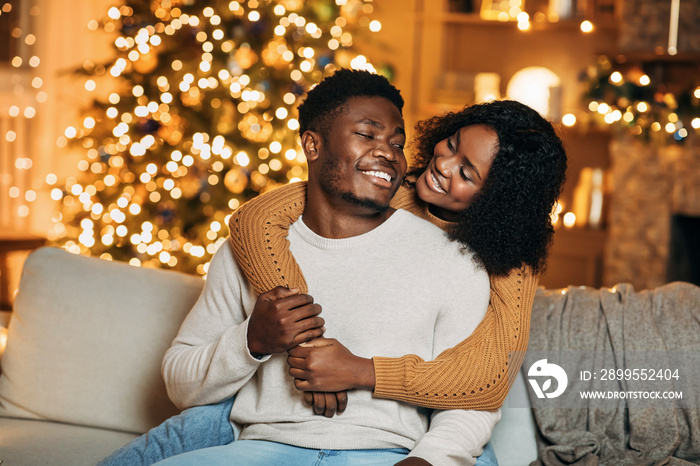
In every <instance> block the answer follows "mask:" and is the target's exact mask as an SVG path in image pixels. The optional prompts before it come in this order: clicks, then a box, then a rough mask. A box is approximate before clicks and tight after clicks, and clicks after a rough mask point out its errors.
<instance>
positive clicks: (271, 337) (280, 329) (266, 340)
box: [248, 286, 325, 357]
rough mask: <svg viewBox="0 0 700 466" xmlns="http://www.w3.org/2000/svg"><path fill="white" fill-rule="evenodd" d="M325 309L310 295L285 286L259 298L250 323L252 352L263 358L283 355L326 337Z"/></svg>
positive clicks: (249, 346)
mask: <svg viewBox="0 0 700 466" xmlns="http://www.w3.org/2000/svg"><path fill="white" fill-rule="evenodd" d="M320 313H321V306H319V305H318V304H316V303H314V298H312V297H311V296H309V295H308V294H299V290H296V289H293V290H289V289H287V288H284V287H282V286H278V287H277V288H275V289H273V290H270V291H268V292H266V293H263V294H261V295H260V296H258V300H257V302H256V303H255V307H254V308H253V313H252V314H251V316H250V322H249V323H248V349H249V350H250V353H251V354H252V355H253V356H255V357H259V356H262V355H265V354H272V353H283V352H285V351H287V350H288V349H290V348H294V347H295V346H297V345H298V344H300V343H304V342H306V341H309V340H313V339H314V338H318V337H320V336H322V335H323V332H324V331H325V328H324V327H323V324H324V321H323V318H322V317H319V314H320Z"/></svg>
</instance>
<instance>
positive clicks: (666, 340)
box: [523, 282, 700, 466]
mask: <svg viewBox="0 0 700 466" xmlns="http://www.w3.org/2000/svg"><path fill="white" fill-rule="evenodd" d="M552 364H556V365H558V366H560V367H561V368H563V369H564V371H565V372H566V376H564V377H560V378H557V379H556V380H548V379H552V377H546V375H547V374H549V375H553V374H554V375H556V374H557V373H558V372H556V369H551V368H553V367H555V366H552ZM545 366H546V368H545V369H543V367H545ZM550 369H551V370H550ZM552 371H554V372H552ZM523 372H524V374H523V375H525V377H526V379H528V382H529V385H530V386H531V387H530V389H529V390H528V392H529V394H530V400H531V403H532V406H533V409H534V416H535V420H536V423H537V429H538V439H537V440H538V448H539V459H538V460H537V461H535V462H533V463H532V464H531V466H540V465H544V466H560V465H577V466H589V465H590V466H593V465H610V466H627V465H630V466H632V465H633V466H642V465H671V466H675V465H678V466H681V465H690V464H700V287H697V286H695V285H691V284H688V283H680V282H677V283H671V284H668V285H665V286H662V287H659V288H656V289H653V290H645V291H635V290H634V289H633V288H632V286H631V285H626V284H623V285H618V286H616V287H615V288H612V289H607V288H605V289H600V290H597V289H592V288H585V287H569V288H568V289H565V290H543V289H540V290H538V292H537V295H536V297H535V304H534V308H533V311H532V325H531V331H530V341H529V346H528V351H527V353H526V355H525V360H524V363H523ZM543 375H544V376H543ZM555 378H556V377H555ZM562 378H565V379H567V380H565V381H562V380H560V379H562ZM642 379H644V380H642ZM535 385H536V387H535ZM564 386H566V388H565V389H564V390H563V392H562V390H559V387H562V388H563V387H564ZM537 391H539V397H538V396H537V393H536V392H537ZM559 392H562V393H561V395H559ZM591 393H596V394H597V395H591ZM548 394H549V395H548ZM586 394H587V395H586ZM679 394H680V397H679ZM551 395H555V397H552V398H548V396H551ZM594 396H601V398H592V397H594ZM662 397H663V398H662Z"/></svg>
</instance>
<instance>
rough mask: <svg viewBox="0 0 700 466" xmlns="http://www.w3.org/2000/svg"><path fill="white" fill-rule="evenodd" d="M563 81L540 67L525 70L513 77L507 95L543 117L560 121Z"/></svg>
mask: <svg viewBox="0 0 700 466" xmlns="http://www.w3.org/2000/svg"><path fill="white" fill-rule="evenodd" d="M560 85H561V80H560V79H559V76H557V75H556V74H554V73H553V72H552V71H551V70H549V69H547V68H543V67H540V66H530V67H527V68H523V69H522V70H520V71H518V72H517V73H515V74H514V75H513V77H512V78H511V80H510V82H509V83H508V89H507V90H506V95H507V96H508V98H509V99H512V100H517V101H518V102H520V103H523V104H525V105H527V106H529V107H532V108H534V109H535V110H537V111H538V112H540V114H541V115H544V116H548V117H550V118H552V119H558V116H559V113H560V110H561V87H560Z"/></svg>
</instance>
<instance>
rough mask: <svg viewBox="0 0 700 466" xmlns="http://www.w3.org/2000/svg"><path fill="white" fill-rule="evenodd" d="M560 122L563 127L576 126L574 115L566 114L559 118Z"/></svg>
mask: <svg viewBox="0 0 700 466" xmlns="http://www.w3.org/2000/svg"><path fill="white" fill-rule="evenodd" d="M561 122H562V124H563V125H564V126H574V125H575V124H576V115H574V114H573V113H567V114H566V115H564V116H563V117H562V118H561Z"/></svg>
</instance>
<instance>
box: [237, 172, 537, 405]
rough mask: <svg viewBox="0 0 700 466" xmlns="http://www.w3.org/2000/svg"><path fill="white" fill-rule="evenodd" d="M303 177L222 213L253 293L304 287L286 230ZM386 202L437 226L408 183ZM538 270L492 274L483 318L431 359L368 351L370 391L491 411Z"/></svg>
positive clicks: (515, 362) (300, 199)
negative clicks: (371, 375) (372, 374)
mask: <svg viewBox="0 0 700 466" xmlns="http://www.w3.org/2000/svg"><path fill="white" fill-rule="evenodd" d="M305 200H306V183H292V184H289V185H286V186H283V187H281V188H277V189H275V190H273V191H270V192H268V193H265V194H263V195H261V196H258V197H257V198H255V199H253V200H251V201H249V202H247V203H246V204H244V205H243V206H242V207H240V208H239V209H238V210H236V211H235V212H234V213H233V215H232V216H231V218H230V220H229V229H230V233H231V236H230V239H231V244H232V246H233V252H234V255H235V256H236V260H237V261H238V263H239V264H240V266H241V268H242V269H243V272H244V273H245V275H246V277H247V278H248V279H249V280H250V282H251V284H252V286H253V288H254V289H255V291H256V292H257V293H263V292H265V291H268V290H271V289H272V288H275V287H276V286H280V285H281V286H286V287H290V288H299V289H300V290H301V292H302V293H305V292H307V288H306V281H305V280H304V276H303V274H302V273H301V270H300V269H299V266H298V265H297V263H296V260H295V259H294V256H293V255H292V253H291V252H290V250H289V241H288V240H287V231H288V230H289V226H290V225H291V224H292V223H293V222H294V221H296V220H297V219H298V218H299V217H300V216H301V214H302V213H303V210H304V202H305ZM391 205H392V207H395V208H403V209H405V210H408V211H409V212H412V213H414V214H415V215H418V216H419V217H422V218H425V219H426V220H429V221H431V222H432V223H434V224H436V225H437V226H438V227H440V228H442V229H446V228H447V227H448V226H449V223H447V222H444V221H442V220H440V219H438V218H437V217H435V216H433V215H431V214H430V213H429V212H428V210H427V208H426V206H425V203H423V202H422V201H420V200H419V199H418V198H417V197H416V196H415V194H414V192H413V191H412V190H411V189H408V188H405V187H402V188H401V189H399V192H398V193H397V194H396V196H394V199H393V201H392V204H391ZM536 287H537V276H535V275H533V274H532V273H531V270H530V269H529V268H528V267H522V268H517V269H513V270H512V271H511V272H510V274H508V275H507V276H505V277H492V278H491V298H490V301H489V307H488V310H487V311H486V315H485V316H484V320H483V321H482V322H481V323H480V324H479V326H478V327H477V328H476V329H475V330H474V332H473V333H472V334H471V335H470V336H469V337H468V338H467V339H466V340H464V341H462V342H461V343H459V344H458V345H457V346H455V347H453V348H450V349H448V350H445V351H444V352H442V353H441V354H440V355H439V356H438V357H437V358H436V359H435V360H434V361H424V360H423V359H421V358H419V357H418V356H416V355H411V354H409V355H406V356H403V357H400V358H385V357H374V358H373V359H372V360H373V362H374V372H375V379H376V382H375V388H374V396H375V397H378V398H386V399H392V400H398V401H405V402H407V403H410V404H413V405H417V406H423V407H427V408H436V409H478V410H494V409H497V408H499V407H500V406H501V405H502V404H503V400H505V397H506V395H507V394H508V390H509V389H510V386H511V385H512V384H513V381H514V380H515V376H516V375H517V373H518V370H520V366H521V365H522V361H523V356H524V353H525V350H526V349H527V340H528V335H529V331H530V313H531V311H532V303H533V300H534V297H535V289H536Z"/></svg>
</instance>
